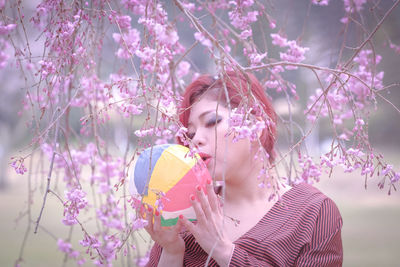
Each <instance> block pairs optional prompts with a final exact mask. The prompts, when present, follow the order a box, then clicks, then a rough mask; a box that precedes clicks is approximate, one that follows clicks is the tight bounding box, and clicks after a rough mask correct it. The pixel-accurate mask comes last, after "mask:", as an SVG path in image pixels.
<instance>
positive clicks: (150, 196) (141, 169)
mask: <svg viewBox="0 0 400 267" xmlns="http://www.w3.org/2000/svg"><path fill="white" fill-rule="evenodd" d="M208 179H211V177H210V174H209V172H208V170H207V167H206V165H205V164H204V162H203V161H202V160H201V157H200V156H199V155H198V154H195V155H194V156H191V155H189V149H188V148H187V147H184V146H181V145H177V144H164V145H156V146H153V147H150V148H147V149H146V150H144V151H143V152H142V153H141V154H140V155H139V157H138V159H137V161H136V165H135V170H134V173H133V179H132V177H131V179H130V191H131V194H133V193H134V192H135V191H136V192H137V193H138V194H140V195H141V196H142V201H143V203H145V204H147V205H150V206H152V207H153V210H155V209H158V210H161V225H162V226H171V225H175V224H176V222H177V221H178V217H179V215H181V214H182V215H184V216H185V217H186V218H188V219H189V220H192V221H193V220H195V219H196V215H195V213H194V210H193V208H192V205H191V202H190V195H191V194H195V193H196V192H195V191H196V186H197V185H199V186H201V187H202V188H203V189H204V188H205V184H206V182H207V180H208ZM135 189H136V190H135Z"/></svg>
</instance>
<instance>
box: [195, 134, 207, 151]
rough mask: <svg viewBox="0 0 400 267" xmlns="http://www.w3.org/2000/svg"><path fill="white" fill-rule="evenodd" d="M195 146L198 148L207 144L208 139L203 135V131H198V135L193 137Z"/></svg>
mask: <svg viewBox="0 0 400 267" xmlns="http://www.w3.org/2000/svg"><path fill="white" fill-rule="evenodd" d="M192 141H193V144H194V145H195V146H196V147H202V146H204V145H205V144H206V138H205V136H204V135H203V134H202V133H201V131H197V132H196V134H195V135H194V136H193V139H192Z"/></svg>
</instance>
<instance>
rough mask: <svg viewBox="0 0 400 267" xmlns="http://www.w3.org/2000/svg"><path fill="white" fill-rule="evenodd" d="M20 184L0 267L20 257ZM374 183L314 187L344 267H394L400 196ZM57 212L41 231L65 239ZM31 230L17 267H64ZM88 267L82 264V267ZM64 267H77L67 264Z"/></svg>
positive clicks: (1, 230)
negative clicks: (338, 233)
mask: <svg viewBox="0 0 400 267" xmlns="http://www.w3.org/2000/svg"><path fill="white" fill-rule="evenodd" d="M25 180H26V177H24V176H17V177H14V176H12V178H11V179H10V184H9V187H8V189H7V190H4V191H2V192H1V193H0V212H1V217H2V220H1V227H0V236H1V241H0V248H1V249H0V266H13V265H14V262H15V260H16V259H17V258H18V255H19V251H20V247H21V243H22V240H23V236H24V232H25V229H26V222H27V218H26V217H24V218H23V219H22V220H21V221H19V222H18V224H16V222H15V219H16V218H17V217H18V215H19V213H20V212H22V211H23V210H24V208H25V206H24V205H25V203H26V201H27V198H26V192H27V188H26V182H25ZM374 183H375V184H376V181H371V183H370V185H369V188H368V190H365V189H364V179H363V178H362V177H359V176H357V174H351V175H349V174H343V173H340V172H337V173H336V175H335V177H334V178H324V179H323V180H322V181H321V182H320V183H318V184H316V186H317V187H318V188H320V189H321V190H322V191H323V192H324V193H326V194H327V195H328V196H329V197H331V198H332V199H333V200H334V201H335V202H336V204H337V206H338V207H339V210H340V212H341V214H342V217H343V221H344V224H343V229H342V239H343V246H344V264H343V266H348V267H353V266H364V267H368V266H371V267H372V266H374V267H375V266H393V267H395V266H399V261H400V253H399V248H400V230H399V222H400V192H394V193H392V196H390V197H389V196H387V194H386V191H381V190H378V189H377V188H376V185H375V184H374ZM41 198H42V196H41V193H40V192H39V191H38V192H36V198H35V199H36V200H35V201H36V202H37V205H35V206H34V208H33V210H32V217H33V219H34V220H36V218H37V215H38V213H39V210H40V205H41ZM62 212H63V209H62V206H61V203H60V202H59V201H58V200H57V199H55V197H54V196H49V199H48V201H47V204H46V209H45V211H44V214H43V217H42V220H41V225H43V226H44V227H45V228H46V229H48V230H49V231H51V232H52V233H56V234H57V236H59V237H63V238H66V237H67V235H68V231H69V229H68V228H67V227H65V226H64V225H63V224H62V223H61V219H62V215H63V214H62ZM33 228H34V226H33V225H32V227H31V231H32V233H30V235H29V238H28V242H27V243H26V248H25V253H24V259H25V262H24V263H23V264H22V266H40V267H42V266H43V267H45V266H63V259H64V255H63V254H62V253H61V252H59V251H58V249H57V241H56V239H55V238H53V237H52V236H51V235H49V234H47V233H45V232H44V231H43V230H42V229H39V233H38V234H33ZM74 231H75V232H76V233H77V232H79V231H80V229H79V228H78V227H75V229H74ZM143 235H145V234H144V233H143ZM75 236H78V235H75ZM79 236H80V234H79ZM137 240H138V242H139V243H141V246H140V249H141V251H142V252H143V251H144V250H145V248H147V247H148V245H149V243H146V242H144V241H143V239H141V238H139V237H138V239H137ZM76 243H77V240H75V244H76ZM76 247H77V246H76ZM81 251H83V250H81ZM92 265H93V264H92V263H90V262H87V263H86V264H85V265H84V266H92ZM65 266H76V265H75V263H74V262H73V261H68V262H67V264H65ZM115 266H126V264H125V265H124V264H122V263H121V261H120V258H119V259H118V260H117V261H116V264H115ZM132 266H134V264H133V265H132Z"/></svg>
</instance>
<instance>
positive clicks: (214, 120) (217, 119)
mask: <svg viewBox="0 0 400 267" xmlns="http://www.w3.org/2000/svg"><path fill="white" fill-rule="evenodd" d="M221 120H222V118H221V117H213V118H211V119H209V120H208V121H207V123H206V127H211V126H214V125H216V124H218V123H219V122H220V121H221Z"/></svg>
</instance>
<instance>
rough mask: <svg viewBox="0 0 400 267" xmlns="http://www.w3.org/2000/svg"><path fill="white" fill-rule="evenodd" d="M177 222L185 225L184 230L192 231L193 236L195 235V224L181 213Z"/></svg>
mask: <svg viewBox="0 0 400 267" xmlns="http://www.w3.org/2000/svg"><path fill="white" fill-rule="evenodd" d="M178 222H179V223H181V225H182V226H183V227H185V228H186V230H188V231H189V232H190V233H192V234H193V236H194V237H196V236H197V231H196V226H195V225H194V224H193V223H192V222H191V221H189V220H188V219H186V218H185V217H184V216H183V215H179V219H178Z"/></svg>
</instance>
